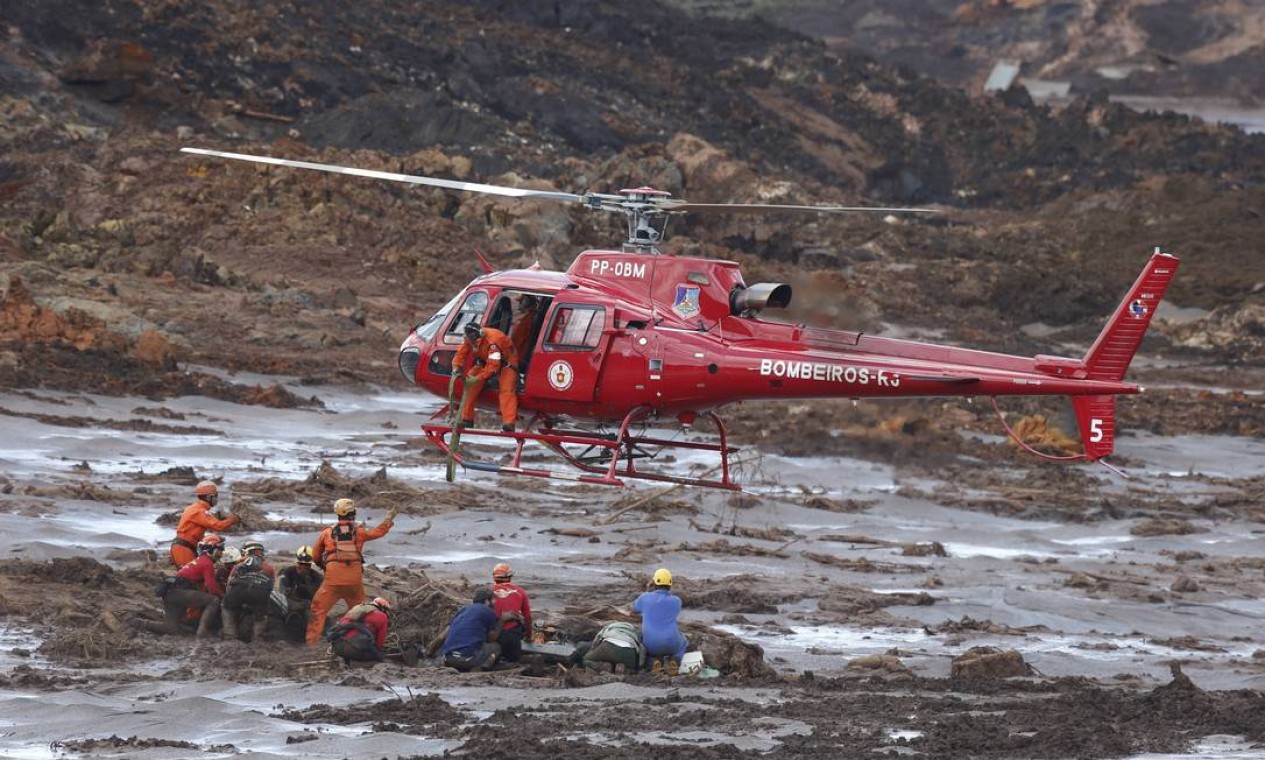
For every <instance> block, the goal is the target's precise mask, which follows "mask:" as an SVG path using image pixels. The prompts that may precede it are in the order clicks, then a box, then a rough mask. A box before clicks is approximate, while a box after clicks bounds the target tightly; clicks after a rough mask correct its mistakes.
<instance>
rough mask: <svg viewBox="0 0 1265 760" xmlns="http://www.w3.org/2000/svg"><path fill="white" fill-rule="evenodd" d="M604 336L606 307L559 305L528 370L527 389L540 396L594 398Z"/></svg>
mask: <svg viewBox="0 0 1265 760" xmlns="http://www.w3.org/2000/svg"><path fill="white" fill-rule="evenodd" d="M605 336H606V309H605V308H603V307H601V306H590V305H588V304H558V305H556V306H555V307H554V309H553V313H552V314H551V315H549V318H548V320H547V321H546V322H545V328H544V338H543V340H542V341H541V343H540V350H539V351H538V352H536V355H535V356H534V357H533V359H532V363H531V367H530V368H529V369H528V372H527V387H528V389H529V390H530V391H531V393H532V394H533V395H536V396H541V397H548V398H553V399H565V400H568V401H591V400H592V399H593V395H594V392H595V390H596V387H597V375H598V371H599V370H600V369H601V367H602V357H603V356H604V355H605V353H606V345H605Z"/></svg>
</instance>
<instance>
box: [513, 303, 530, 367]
mask: <svg viewBox="0 0 1265 760" xmlns="http://www.w3.org/2000/svg"><path fill="white" fill-rule="evenodd" d="M535 321H536V307H535V306H528V307H527V308H525V309H523V310H522V311H520V312H519V313H518V316H516V317H514V324H513V325H512V326H511V327H510V342H511V343H513V344H514V350H515V351H517V352H518V358H519V359H521V358H523V355H524V354H526V353H527V341H529V340H530V339H531V328H532V325H533V324H534V323H535Z"/></svg>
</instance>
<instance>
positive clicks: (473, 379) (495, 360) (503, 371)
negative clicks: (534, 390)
mask: <svg viewBox="0 0 1265 760" xmlns="http://www.w3.org/2000/svg"><path fill="white" fill-rule="evenodd" d="M463 330H464V332H465V340H464V341H463V342H462V343H461V348H459V349H457V355H456V356H454V357H453V359H452V371H453V375H454V377H455V376H456V374H457V373H459V372H464V371H465V364H466V361H467V360H468V359H470V358H472V357H473V359H474V367H473V368H471V370H470V372H469V373H468V374H466V375H465V384H466V391H465V403H463V404H462V405H461V427H474V401H475V399H476V398H478V397H479V393H480V392H481V391H482V390H483V386H484V385H486V384H487V382H488V380H490V379H491V378H493V377H495V378H497V384H498V385H499V386H500V405H501V422H502V425H501V430H504V431H506V432H510V431H513V430H514V423H515V421H517V420H518V351H517V350H515V348H514V343H513V341H511V340H510V339H509V336H507V335H506V334H505V333H503V332H501V331H500V330H497V329H496V328H494V327H479V326H478V325H476V324H474V323H473V322H470V323H467V324H466V326H465V327H464V328H463Z"/></svg>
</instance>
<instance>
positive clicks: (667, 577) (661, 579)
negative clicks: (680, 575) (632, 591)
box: [652, 567, 672, 586]
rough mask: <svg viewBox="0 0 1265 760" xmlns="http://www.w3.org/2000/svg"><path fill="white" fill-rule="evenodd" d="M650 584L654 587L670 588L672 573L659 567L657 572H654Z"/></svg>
mask: <svg viewBox="0 0 1265 760" xmlns="http://www.w3.org/2000/svg"><path fill="white" fill-rule="evenodd" d="M652 582H653V583H654V585H656V586H671V585H672V571H670V570H668V569H667V568H666V567H661V568H659V569H658V570H655V571H654V577H653V579H652Z"/></svg>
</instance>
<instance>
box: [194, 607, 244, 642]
mask: <svg viewBox="0 0 1265 760" xmlns="http://www.w3.org/2000/svg"><path fill="white" fill-rule="evenodd" d="M202 616H203V619H205V618H206V613H205V612H204V613H202ZM220 619H221V620H222V621H223V622H224V627H223V628H221V629H220V635H222V636H224V638H226V639H235V638H237V610H230V609H229V608H228V607H224V608H222V609H221V610H220ZM199 628H200V626H199Z"/></svg>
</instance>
